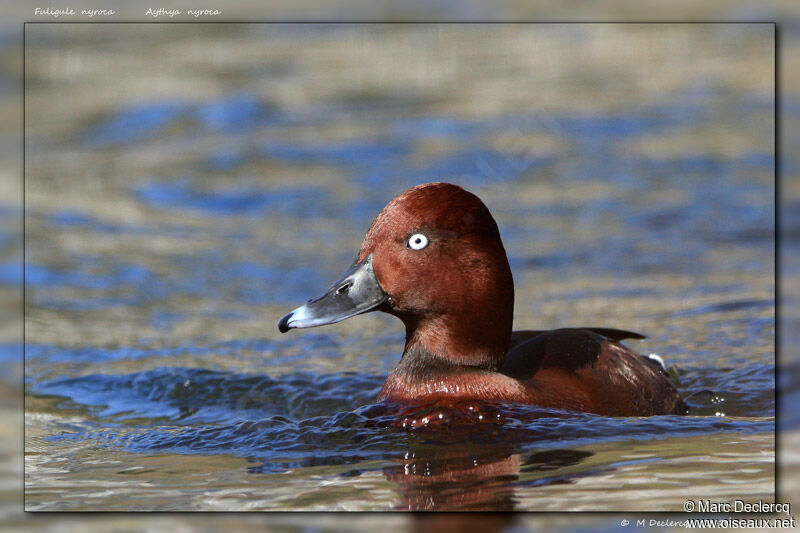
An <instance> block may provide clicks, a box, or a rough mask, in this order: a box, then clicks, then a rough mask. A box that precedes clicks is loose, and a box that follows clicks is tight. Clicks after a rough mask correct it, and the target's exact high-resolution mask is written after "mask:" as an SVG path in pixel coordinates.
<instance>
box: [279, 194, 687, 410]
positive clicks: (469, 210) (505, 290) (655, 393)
mask: <svg viewBox="0 0 800 533" xmlns="http://www.w3.org/2000/svg"><path fill="white" fill-rule="evenodd" d="M513 304H514V285H513V279H512V277H511V270H510V268H509V265H508V260H507V258H506V254H505V249H504V248H503V244H502V241H501V240H500V235H499V231H498V229H497V225H496V223H495V221H494V219H493V218H492V216H491V214H490V213H489V211H488V209H486V206H485V205H484V204H483V202H481V201H480V199H478V198H477V197H476V196H475V195H473V194H471V193H469V192H467V191H465V190H463V189H461V188H460V187H457V186H455V185H450V184H446V183H431V184H425V185H420V186H417V187H414V188H412V189H409V190H408V191H406V192H404V193H403V194H401V195H400V196H398V197H397V198H395V199H394V200H392V201H391V202H390V203H389V205H387V206H386V208H384V210H383V211H381V213H380V214H379V215H378V217H377V218H376V219H375V221H374V222H373V223H372V226H371V227H370V229H369V231H368V232H367V236H366V237H365V239H364V243H363V244H362V247H361V251H360V253H359V257H358V259H357V260H356V262H355V263H354V265H353V267H352V268H351V269H350V270H349V271H348V272H347V273H346V274H345V276H344V277H343V278H342V279H341V280H339V281H338V282H337V283H335V284H334V285H333V286H332V287H331V288H330V290H329V291H328V292H327V293H326V294H325V295H324V296H322V297H321V298H318V299H317V300H314V301H309V303H307V304H306V305H304V306H302V307H300V308H298V309H296V310H295V311H293V312H292V313H289V314H288V315H286V316H285V317H283V319H281V322H280V324H279V327H280V329H281V331H287V330H288V329H290V328H294V327H300V328H302V327H313V326H317V325H323V324H330V323H333V322H338V321H340V320H344V319H346V318H349V317H351V316H354V315H357V314H360V313H364V312H367V311H372V310H380V311H384V312H387V313H390V314H393V315H395V316H397V317H398V318H400V319H401V320H402V321H403V323H404V324H405V326H406V346H405V349H404V351H403V356H402V358H401V360H400V362H399V363H398V364H397V366H396V367H395V369H394V370H393V372H392V373H391V375H390V376H389V378H388V379H387V380H386V383H385V384H384V386H383V388H382V389H381V392H380V395H379V399H380V400H387V401H393V402H402V403H415V404H419V403H443V402H444V403H446V402H450V401H461V400H476V401H489V402H514V403H524V404H530V405H537V406H541V407H546V408H556V409H570V410H576V411H585V412H591V413H597V414H602V415H609V416H649V415H658V414H684V413H686V406H685V404H684V403H683V401H682V400H681V398H680V395H679V394H678V392H677V391H676V390H675V387H673V385H672V384H671V383H670V381H669V379H668V378H667V375H666V372H665V371H664V369H663V367H662V366H661V365H660V363H658V362H656V361H653V360H651V359H649V358H646V357H643V356H641V355H639V354H637V353H635V352H633V351H631V350H630V349H629V348H627V347H626V346H624V345H623V344H621V342H620V341H622V340H623V339H626V338H639V339H641V338H643V337H642V336H641V335H639V334H637V333H632V332H628V331H622V330H614V329H608V328H571V329H557V330H552V331H517V332H512V331H511V323H512V316H513Z"/></svg>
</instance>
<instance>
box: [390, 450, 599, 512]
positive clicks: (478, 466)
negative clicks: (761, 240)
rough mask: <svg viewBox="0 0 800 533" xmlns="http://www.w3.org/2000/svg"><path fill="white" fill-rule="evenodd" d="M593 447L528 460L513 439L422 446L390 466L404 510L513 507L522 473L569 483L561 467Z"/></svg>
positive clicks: (540, 482) (546, 482)
mask: <svg viewBox="0 0 800 533" xmlns="http://www.w3.org/2000/svg"><path fill="white" fill-rule="evenodd" d="M591 455H592V453H591V452H586V451H579V450H567V449H565V450H548V451H543V452H538V453H534V454H532V455H530V456H529V457H528V458H527V460H525V459H524V458H523V456H521V455H520V454H518V453H514V452H513V451H512V445H511V444H510V443H508V442H505V443H503V442H492V443H491V445H490V444H488V443H487V444H479V443H476V442H475V441H473V440H469V441H468V442H461V443H458V444H448V445H447V446H441V445H436V444H432V445H420V446H414V447H412V448H411V450H409V451H408V452H407V453H406V454H405V456H404V457H403V459H402V460H401V461H400V462H399V464H397V465H395V466H392V467H389V468H385V469H384V474H385V475H386V478H387V479H388V480H389V481H392V482H394V483H397V486H398V489H399V492H400V496H401V503H400V504H399V506H398V508H399V509H407V510H412V511H448V510H450V511H457V510H460V511H481V510H484V511H512V510H514V508H515V504H516V499H515V490H516V486H517V485H518V484H519V477H520V472H524V473H526V474H528V475H531V474H533V473H536V472H542V474H543V476H538V475H536V474H533V475H534V476H535V478H536V481H535V484H536V485H537V486H539V485H549V484H552V483H567V482H569V478H568V477H565V476H564V475H559V474H558V472H559V469H561V468H565V467H568V466H573V465H576V464H578V463H580V462H581V461H582V460H584V459H585V458H586V457H589V456H591Z"/></svg>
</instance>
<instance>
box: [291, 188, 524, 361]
mask: <svg viewBox="0 0 800 533" xmlns="http://www.w3.org/2000/svg"><path fill="white" fill-rule="evenodd" d="M513 308H514V283H513V280H512V277H511V269H510V268H509V266H508V259H507V258H506V252H505V249H504V248H503V243H502V241H501V240H500V233H499V231H498V229H497V224H496V223H495V221H494V218H492V215H491V214H490V213H489V210H488V209H487V208H486V206H485V205H484V204H483V202H482V201H481V200H480V199H479V198H478V197H477V196H475V195H474V194H472V193H470V192H467V191H465V190H464V189H462V188H461V187H458V186H457V185H452V184H449V183H427V184H424V185H418V186H416V187H413V188H411V189H408V190H407V191H405V192H404V193H402V194H400V195H399V196H397V197H396V198H395V199H393V200H392V201H391V202H389V204H388V205H387V206H386V207H385V208H384V209H383V210H382V211H381V212H380V213H379V214H378V216H377V217H376V218H375V220H374V221H373V222H372V225H371V226H370V228H369V231H368V232H367V235H366V236H365V237H364V242H363V243H362V245H361V250H360V251H359V254H358V258H357V259H356V261H355V263H353V265H352V266H351V267H350V269H349V270H348V271H347V272H346V273H345V274H344V276H343V277H342V278H341V279H340V280H339V281H337V282H336V283H334V284H333V285H332V286H331V287H330V289H328V291H327V292H326V293H325V294H324V295H322V296H321V297H319V298H317V299H315V300H310V301H309V302H308V303H306V304H305V305H303V306H301V307H298V308H297V309H295V310H294V311H292V312H291V313H289V314H287V315H286V316H284V317H283V318H282V319H281V320H280V322H279V324H278V327H279V329H280V331H281V332H286V331H288V330H289V329H292V328H308V327H314V326H322V325H325V324H333V323H335V322H339V321H341V320H344V319H346V318H350V317H352V316H355V315H358V314H361V313H366V312H368V311H373V310H380V311H385V312H387V313H391V314H393V315H395V316H397V317H399V318H400V319H401V320H402V321H403V323H404V324H405V326H406V350H405V353H410V352H415V351H416V352H424V353H425V354H428V355H432V356H437V357H440V358H443V359H445V360H447V361H449V362H452V363H455V364H460V365H469V366H476V367H481V368H496V367H497V366H499V364H501V363H502V359H503V356H504V354H505V351H506V349H507V348H508V342H509V338H510V335H511V325H512V319H513Z"/></svg>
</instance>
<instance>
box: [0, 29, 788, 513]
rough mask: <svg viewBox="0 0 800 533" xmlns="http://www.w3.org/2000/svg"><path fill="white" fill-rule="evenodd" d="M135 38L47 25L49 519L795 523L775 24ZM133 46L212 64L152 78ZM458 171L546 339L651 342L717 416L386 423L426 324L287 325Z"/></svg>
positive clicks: (504, 412)
mask: <svg viewBox="0 0 800 533" xmlns="http://www.w3.org/2000/svg"><path fill="white" fill-rule="evenodd" d="M103 28H105V29H103ZM108 28H110V27H109V26H107V25H104V26H103V27H88V26H84V27H77V26H69V25H59V28H53V27H45V26H36V25H33V26H30V27H29V30H30V31H29V32H28V39H29V40H28V49H27V51H26V61H27V64H26V67H27V72H28V79H27V88H28V91H29V93H28V103H29V105H30V106H31V107H30V109H29V110H28V113H27V120H28V123H27V137H26V149H27V152H26V156H27V159H26V172H27V173H26V213H25V215H26V218H25V222H26V257H25V273H24V274H25V283H26V350H25V352H26V353H25V358H26V359H25V363H26V364H25V384H26V506H27V508H28V509H30V510H44V509H48V510H56V509H58V510H78V509H102V510H123V509H159V510H165V509H275V510H286V509H528V510H565V509H574V510H612V509H613V510H676V511H677V510H680V508H681V507H680V505H681V503H682V502H683V501H684V499H685V498H686V497H687V490H688V489H689V488H692V490H697V491H700V492H698V494H697V495H698V496H699V495H703V494H705V495H707V497H711V496H714V497H716V498H718V499H719V500H732V499H736V498H743V499H755V500H758V499H765V500H771V499H773V497H774V486H773V483H774V470H773V468H774V420H775V419H774V411H775V407H774V387H775V380H774V368H775V366H774V279H773V272H774V223H775V220H774V202H773V198H774V182H773V169H774V157H773V146H772V139H773V115H772V112H773V99H772V93H771V84H767V85H762V84H763V83H764V82H763V80H762V79H761V78H759V77H757V76H748V75H745V76H742V75H740V74H738V73H739V72H740V71H747V72H758V69H759V68H763V65H762V63H763V62H764V61H768V65H771V64H772V63H771V61H772V56H771V50H772V48H771V42H772V41H771V38H772V35H771V29H770V31H766V30H764V29H759V28H755V29H753V28H750V29H748V28H745V27H741V28H739V29H738V31H733V30H730V29H725V28H724V27H704V26H686V27H682V26H679V25H674V26H670V27H668V28H662V29H660V30H658V31H655V33H653V34H649V35H650V38H651V39H652V41H651V42H650V46H651V49H650V50H649V51H647V52H644V51H637V50H633V49H631V48H629V47H627V45H629V44H630V43H636V42H639V40H640V39H643V38H644V35H645V34H644V33H641V31H644V30H635V29H625V28H623V27H618V28H617V29H616V30H611V29H609V28H608V27H593V26H583V27H579V26H573V27H564V28H560V29H559V28H555V29H554V28H553V27H549V26H548V27H542V26H530V27H524V26H521V27H516V26H514V27H492V26H486V27H481V28H471V27H452V28H450V29H449V30H447V31H445V30H443V29H441V28H437V27H434V26H428V27H426V28H427V29H425V28H422V29H420V28H417V27H413V26H403V27H393V26H382V27H362V28H361V29H359V30H356V31H354V30H352V29H348V28H328V29H326V30H325V31H322V30H320V29H314V28H313V27H312V28H306V29H305V30H301V29H298V27H294V29H293V30H292V29H286V30H282V31H278V30H276V31H274V32H270V31H265V30H264V28H263V27H260V26H252V27H251V26H231V27H224V26H222V27H219V28H218V29H215V30H213V31H212V29H209V28H206V29H198V28H200V27H192V28H189V29H186V28H183V29H180V31H175V32H169V33H165V32H164V31H163V30H161V29H158V28H153V27H150V26H146V25H145V26H138V27H135V26H127V27H116V28H115V29H114V33H113V38H112V37H111V35H112V34H109V33H106V32H107V31H111V30H110V29H108ZM670 28H671V29H670ZM770 28H771V27H770ZM637 31H639V32H640V33H636V32H637ZM60 32H67V33H60ZM576 32H577V33H576ZM200 37H202V40H201V41H198V40H197V39H198V38H200ZM576 37H580V38H581V39H583V41H579V42H578V44H576V41H575V38H576ZM419 38H424V39H428V40H430V41H431V42H432V43H433V44H432V45H431V48H430V49H426V50H427V51H426V52H425V53H424V54H423V55H422V58H421V59H420V57H418V53H417V52H419V49H418V47H419V46H420V45H419V44H417V40H418V39H419ZM462 42H468V43H471V44H472V45H473V46H471V47H462V46H458V43H462ZM580 42H583V43H584V44H583V45H582V44H580ZM675 42H678V43H686V42H689V43H694V44H693V45H685V46H686V49H685V50H684V51H683V52H681V51H680V50H678V51H675V50H674V49H672V51H670V50H671V48H670V47H671V46H672V44H674V43H675ZM54 43H65V44H64V48H62V47H59V46H54ZM126 43H127V44H128V45H130V44H131V43H139V44H138V45H137V46H140V47H143V48H144V49H148V47H152V49H153V50H158V49H160V47H171V49H177V50H182V51H183V52H181V53H176V54H174V57H172V59H170V60H169V62H168V64H169V65H170V68H169V69H159V70H157V71H156V72H152V71H150V70H148V67H147V65H146V64H145V63H143V62H142V61H141V60H140V59H137V58H138V57H139V56H137V55H136V53H137V52H135V51H132V50H129V49H128V48H126V46H125V44H126ZM493 43H494V44H493ZM524 43H529V44H530V43H533V44H531V45H530V46H531V53H530V54H526V53H522V52H519V50H521V48H520V47H519V46H518V45H520V44H524ZM587 43H588V44H587ZM671 43H672V44H671ZM700 44H702V50H700V51H698V50H699V49H698V48H695V46H700ZM197 47H199V49H198V48H197ZM584 47H586V48H584ZM620 47H621V48H620ZM574 48H577V49H578V50H579V51H580V50H582V51H583V53H584V54H585V55H586V57H583V56H582V55H581V53H580V52H572V51H570V50H573V49H574ZM542 49H546V50H548V51H550V52H551V53H553V54H555V56H554V58H555V59H559V58H560V59H564V60H565V61H563V62H559V61H548V60H546V59H541V58H540V57H539V56H538V55H536V51H537V50H542ZM730 49H737V50H739V51H740V52H742V53H740V54H737V55H736V56H735V57H734V56H732V55H728V52H727V51H728V50H730ZM197 50H200V51H199V52H198V51H197ZM511 50H517V52H515V53H513V54H512V53H511V52H510V51H511ZM619 50H625V54H627V55H626V56H625V57H627V59H628V63H627V64H626V65H622V66H621V65H619V64H618V63H617V62H616V60H615V57H617V55H616V52H619ZM615 51H616V52H615ZM398 52H400V53H399V54H398ZM612 52H613V53H612ZM198 53H202V54H208V55H211V56H213V54H217V56H214V57H223V58H225V60H224V61H220V62H218V63H213V64H209V63H207V62H205V61H204V60H201V59H198V58H199V57H205V56H203V55H202V54H201V55H200V56H198V55H196V54H198ZM573 53H575V54H577V55H578V56H579V59H576V58H575V57H573V56H572V54H573ZM682 53H684V54H686V55H685V56H684V55H681V54H682ZM697 53H699V54H700V56H699V57H698V56H697V55H696V54H697ZM534 56H535V57H534ZM65 57H68V58H70V59H69V61H71V63H68V64H65V63H64V61H65V59H64V58H65ZM386 57H394V58H396V60H397V63H396V65H395V68H396V71H387V70H386V69H385V68H383V67H381V64H382V63H381V62H380V61H379V59H381V58H384V59H385V58H386ZM689 57H691V58H692V62H687V58H689ZM499 58H501V59H502V60H503V61H504V62H500V63H501V64H502V66H497V64H498V59H499ZM568 58H572V60H573V61H572V62H571V61H567V60H566V59H568ZM198 61H200V63H199V64H200V65H202V67H203V68H202V69H198V67H197V65H198V63H197V62H198ZM418 61H425V62H427V63H425V64H426V65H427V67H426V68H423V69H422V71H418V70H417V67H416V65H418V63H417V62H418ZM706 61H712V62H714V63H715V64H720V65H722V67H720V68H719V69H717V70H715V71H713V72H709V71H707V70H706V69H705V67H704V66H703V65H706V63H705V62H706ZM653 62H656V63H658V64H660V65H662V66H663V68H662V69H659V70H658V71H657V72H656V71H653V70H652V69H649V67H647V65H650V64H652V63H653ZM573 63H574V64H573ZM65 65H66V66H65ZM69 65H71V66H69ZM437 65H442V68H443V69H444V72H445V73H446V75H444V78H440V76H442V74H440V72H441V71H440V70H437V68H436V66H437ZM612 68H616V69H618V72H617V74H616V77H617V83H618V85H614V84H611V86H609V87H606V88H605V89H604V90H601V91H599V92H600V94H599V95H598V98H597V100H596V101H588V102H587V101H586V100H585V99H580V98H578V96H580V95H582V94H584V93H583V92H582V91H588V90H598V89H597V87H599V86H602V85H603V83H611V82H603V81H602V80H606V79H607V78H608V76H609V69H612ZM355 74H358V75H355ZM448 76H450V77H448ZM653 76H656V77H657V78H658V80H657V81H658V84H657V85H656V86H654V87H656V88H652V87H651V90H650V92H648V91H647V90H633V89H630V87H640V86H647V83H649V82H648V80H650V79H651V77H653ZM450 78H452V79H453V80H461V82H460V83H457V82H456V81H452V80H451V79H450ZM539 78H541V79H544V80H546V81H548V82H549V83H550V84H551V85H548V84H545V82H537V81H535V80H537V79H539ZM148 80H151V83H152V80H157V81H158V82H159V84H158V85H157V86H156V88H153V86H148V84H147V83H148ZM314 80H316V81H314ZM381 80H383V81H381ZM466 80H468V81H469V82H470V83H466ZM498 80H499V82H498ZM495 83H496V84H495ZM515 84H517V85H520V86H523V87H534V88H537V89H539V90H540V91H545V90H547V89H548V87H551V88H550V91H551V92H548V93H545V94H544V95H535V94H534V95H533V96H531V95H528V96H526V94H527V93H526V94H522V95H520V94H519V93H518V92H516V91H511V89H509V87H516V86H517V85H515ZM666 86H669V87H671V89H670V90H669V91H667V90H666V89H658V87H666ZM87 87H91V93H88V94H92V95H94V97H95V98H94V100H93V101H91V102H90V101H89V100H87V98H86V96H85V95H86V94H87V92H86V91H87ZM552 87H558V88H560V90H562V91H563V92H564V93H565V94H572V95H573V96H572V97H568V96H565V95H564V94H561V93H556V92H552V91H553V89H552ZM473 89H474V90H475V92H471V91H472V90H473ZM479 89H480V90H479ZM56 91H58V94H59V95H60V99H59V100H58V105H59V106H65V107H66V109H68V110H71V112H70V113H65V112H63V111H62V109H63V107H61V108H60V107H57V106H56V103H55V102H54V101H50V100H48V98H52V97H53V96H54V95H55V92H56ZM509 91H510V92H509ZM615 91H616V92H617V93H620V94H622V95H623V96H625V97H626V98H625V102H624V106H622V107H620V106H619V105H617V103H616V102H617V100H618V99H619V98H620V96H618V97H617V98H614V99H612V100H611V101H609V100H608V97H607V96H606V97H604V96H603V95H604V94H606V95H607V94H608V93H611V94H614V92H615ZM511 92H513V93H514V98H517V99H523V100H524V98H528V99H529V100H528V101H515V100H514V98H511V97H510V96H509V94H510V93H511ZM487 99H488V100H489V101H492V102H497V104H496V105H495V106H494V107H491V106H489V108H486V106H485V105H484V104H485V101H486V100H487ZM48 102H49V103H48ZM579 104H580V105H579ZM475 110H480V111H475ZM76 117H78V118H77V119H76ZM434 180H447V181H452V182H455V183H459V184H461V185H463V186H465V187H467V188H468V189H470V190H472V191H473V192H475V193H476V194H478V195H479V196H480V197H481V198H483V199H484V201H485V202H486V203H487V205H488V206H489V208H490V210H491V211H492V212H493V214H494V216H495V218H496V219H497V221H498V224H499V226H500V229H501V234H502V236H503V239H504V242H505V245H506V249H507V251H508V253H509V260H510V262H511V266H512V270H513V273H514V278H515V285H516V292H517V296H516V302H517V303H516V308H515V326H516V327H517V328H518V329H527V328H543V327H561V326H568V325H573V326H574V325H591V326H607V327H619V328H625V329H632V330H635V331H641V332H642V333H644V334H646V335H648V339H647V340H645V341H643V342H634V341H632V344H631V346H633V347H634V348H635V349H637V350H639V351H641V352H644V353H650V352H656V353H658V354H660V355H661V356H662V357H664V358H665V359H666V361H667V363H668V365H669V366H670V369H671V373H672V375H673V379H674V380H675V383H676V385H677V386H678V389H679V390H680V392H681V394H682V395H683V396H684V397H685V398H687V402H688V403H689V404H690V406H691V411H690V414H689V416H685V417H678V416H662V417H652V418H606V417H600V416H595V415H587V414H575V413H565V412H558V411H547V410H541V409H537V408H531V407H524V406H509V405H503V406H490V405H462V406H459V407H458V408H453V409H449V410H446V411H426V412H417V411H413V410H409V411H406V412H403V413H402V414H401V415H400V416H398V415H396V414H395V413H393V411H391V410H389V409H387V408H386V407H385V406H381V405H376V404H375V403H374V401H375V397H376V396H377V392H378V390H379V389H380V386H381V385H382V383H383V380H384V379H385V377H386V375H387V374H388V372H389V371H390V369H391V367H392V365H393V364H395V363H396V362H397V360H398V358H399V354H400V353H401V352H402V346H403V332H402V328H401V325H400V323H399V322H397V321H395V320H394V319H392V318H391V317H388V316H381V315H377V314H370V315H365V316H361V317H357V318H355V319H352V320H349V321H346V322H344V323H341V324H337V325H334V326H331V327H328V328H324V329H319V330H312V331H303V332H297V331H293V332H291V333H288V334H286V335H280V334H278V332H277V326H276V324H277V320H278V318H279V317H280V316H281V315H282V314H283V313H285V312H286V311H288V310H290V309H292V308H293V307H295V306H296V305H298V303H299V302H303V301H305V300H306V299H308V298H309V297H312V296H315V295H317V294H318V293H320V291H322V290H323V289H325V288H326V287H327V286H328V285H329V283H330V282H332V281H333V280H334V279H336V277H338V275H339V274H340V273H341V272H342V271H343V269H344V268H345V267H346V266H347V265H348V264H350V263H351V262H352V259H353V257H354V256H355V254H356V252H357V250H358V245H359V243H360V239H361V237H362V236H363V234H364V232H365V230H366V228H367V227H368V225H369V222H370V221H371V219H372V217H374V216H375V214H377V212H378V211H379V210H380V209H381V208H382V207H383V205H385V203H386V202H388V201H389V200H390V199H391V198H392V197H393V196H394V195H396V194H398V193H399V192H401V191H402V190H404V189H405V188H406V187H408V186H411V185H415V184H418V183H421V182H426V181H434ZM20 275H21V273H20V272H19V271H18V268H17V267H16V266H15V263H14V262H9V263H7V264H4V265H0V277H1V278H2V279H4V280H6V281H7V282H13V281H15V280H19V277H20ZM426 420H427V423H425V421H426Z"/></svg>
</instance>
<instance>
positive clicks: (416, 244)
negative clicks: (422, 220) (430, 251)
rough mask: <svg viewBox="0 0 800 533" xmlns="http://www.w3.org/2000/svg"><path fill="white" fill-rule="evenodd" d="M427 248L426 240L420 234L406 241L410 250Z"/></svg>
mask: <svg viewBox="0 0 800 533" xmlns="http://www.w3.org/2000/svg"><path fill="white" fill-rule="evenodd" d="M426 246H428V238H427V237H426V236H425V235H423V234H422V233H415V234H414V235H412V236H411V237H409V239H408V247H409V248H411V249H412V250H422V249H423V248H425V247H426Z"/></svg>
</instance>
